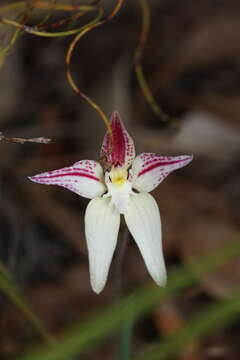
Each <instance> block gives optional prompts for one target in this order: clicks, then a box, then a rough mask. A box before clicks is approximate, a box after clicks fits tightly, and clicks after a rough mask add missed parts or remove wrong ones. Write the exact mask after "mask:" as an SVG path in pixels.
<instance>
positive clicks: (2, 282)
mask: <svg viewBox="0 0 240 360" xmlns="http://www.w3.org/2000/svg"><path fill="white" fill-rule="evenodd" d="M0 291H1V292H2V293H3V294H4V295H5V296H6V297H7V298H8V299H9V300H10V301H11V302H12V303H13V304H14V305H15V306H16V307H17V308H18V309H19V310H20V311H21V313H22V314H23V315H24V316H25V317H26V319H28V321H29V322H30V323H31V325H32V327H33V328H34V329H35V331H37V332H38V333H39V334H40V335H41V336H42V337H43V339H45V340H46V341H47V342H48V343H49V344H53V343H54V339H53V337H52V336H51V335H49V334H48V333H47V331H46V329H45V327H44V325H43V323H42V321H41V320H40V319H39V318H38V317H37V315H36V314H35V313H34V311H33V310H32V308H31V306H30V304H28V302H27V301H26V300H25V299H24V297H23V295H22V294H21V293H20V290H19V289H18V288H17V286H16V285H15V284H14V283H13V281H12V279H11V276H10V274H9V272H8V271H7V269H6V268H5V266H4V265H3V263H2V262H1V261H0Z"/></svg>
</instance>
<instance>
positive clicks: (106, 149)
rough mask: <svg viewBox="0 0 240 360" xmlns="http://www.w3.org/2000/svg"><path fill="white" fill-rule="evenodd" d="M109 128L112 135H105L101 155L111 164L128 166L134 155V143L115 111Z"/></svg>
mask: <svg viewBox="0 0 240 360" xmlns="http://www.w3.org/2000/svg"><path fill="white" fill-rule="evenodd" d="M111 129H112V137H111V138H110V135H109V133H107V134H106V135H105V138H104V141H103V146H102V150H101V155H103V156H106V158H107V160H108V162H110V163H111V164H112V165H113V166H124V165H127V166H129V165H130V164H131V162H132V161H133V159H134V157H135V149H134V144H133V141H132V138H131V137H130V136H129V134H128V133H127V131H126V129H125V127H124V125H123V123H122V120H121V118H120V115H119V114H118V112H117V111H115V112H114V113H113V115H112V117H111Z"/></svg>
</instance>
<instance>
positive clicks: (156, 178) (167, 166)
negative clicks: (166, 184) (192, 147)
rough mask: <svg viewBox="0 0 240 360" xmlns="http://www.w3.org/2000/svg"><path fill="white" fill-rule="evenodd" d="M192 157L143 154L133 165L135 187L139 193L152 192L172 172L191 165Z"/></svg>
mask: <svg viewBox="0 0 240 360" xmlns="http://www.w3.org/2000/svg"><path fill="white" fill-rule="evenodd" d="M192 159H193V156H192V155H181V156H159V155H156V154H152V153H143V154H140V155H138V156H137V157H136V159H135V160H134V161H133V164H132V172H133V178H134V184H133V187H134V188H135V189H137V190H139V191H147V192H149V191H152V190H153V189H155V187H157V186H158V185H159V184H160V182H162V181H163V180H164V179H165V177H166V176H168V175H169V174H170V173H171V172H172V171H174V170H177V169H179V168H181V167H183V166H186V165H187V164H189V163H190V162H191V161H192Z"/></svg>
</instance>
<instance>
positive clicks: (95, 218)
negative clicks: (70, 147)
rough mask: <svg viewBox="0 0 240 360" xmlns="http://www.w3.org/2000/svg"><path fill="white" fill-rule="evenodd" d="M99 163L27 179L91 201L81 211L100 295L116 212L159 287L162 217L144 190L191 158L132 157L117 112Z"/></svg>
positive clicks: (115, 230) (113, 244) (163, 271)
mask: <svg viewBox="0 0 240 360" xmlns="http://www.w3.org/2000/svg"><path fill="white" fill-rule="evenodd" d="M110 126H111V134H110V133H109V132H107V133H106V135H105V137H104V140H103V145H102V149H101V155H100V158H101V159H102V160H104V161H102V165H103V166H102V165H101V164H100V162H97V161H94V160H81V161H78V162H76V163H75V164H73V165H72V166H70V167H65V168H62V169H59V170H53V171H49V172H45V173H42V174H39V175H35V176H31V177H29V179H30V180H32V181H34V182H37V183H40V184H45V185H59V186H63V187H65V188H67V189H69V190H71V191H73V192H75V193H76V194H78V195H80V196H83V197H86V198H89V199H92V200H91V201H90V202H89V204H88V206H87V209H86V214H85V233H86V240H87V248H88V254H89V265H90V280H91V285H92V288H93V290H94V291H95V292H96V293H100V292H101V291H102V289H103V288H104V286H105V283H106V280H107V276H108V272H109V267H110V264H111V261H112V257H113V253H114V250H115V248H116V244H117V237H118V231H119V226H120V214H123V215H124V218H125V221H126V224H127V227H128V229H129V231H130V233H131V234H132V237H133V238H134V240H135V242H136V244H137V246H138V247H139V250H140V252H141V254H142V256H143V259H144V261H145V264H146V267H147V269H148V271H149V273H150V275H151V276H152V278H153V279H154V280H155V282H156V283H157V284H158V285H160V286H164V285H165V283H166V268H165V263H164V257H163V250H162V234H161V220H160V214H159V209H158V205H157V203H156V201H155V200H154V198H153V197H152V195H150V194H149V192H150V191H152V190H153V189H155V188H156V187H157V186H158V185H159V184H160V182H162V181H163V180H164V178H165V177H166V176H167V175H168V174H170V173H171V172H172V171H174V170H176V169H179V168H181V167H183V166H185V165H187V164H188V163H189V162H190V161H191V160H192V158H193V157H192V156H189V155H181V156H159V155H156V154H153V153H142V154H140V155H138V156H137V157H135V147H134V142H133V140H132V138H131V137H130V135H129V134H128V132H127V130H126V129H125V127H124V125H123V123H122V121H121V118H120V116H119V114H118V113H117V112H114V113H113V115H112V117H111V122H110Z"/></svg>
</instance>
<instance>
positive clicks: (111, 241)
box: [85, 198, 120, 294]
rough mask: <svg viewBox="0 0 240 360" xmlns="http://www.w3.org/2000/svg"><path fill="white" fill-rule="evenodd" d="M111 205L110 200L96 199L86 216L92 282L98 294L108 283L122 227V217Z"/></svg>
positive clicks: (92, 201)
mask: <svg viewBox="0 0 240 360" xmlns="http://www.w3.org/2000/svg"><path fill="white" fill-rule="evenodd" d="M109 203H110V200H109V199H104V198H95V199H93V200H91V201H90V202H89V204H88V206H87V209H86V214H85V233H86V239H87V247H88V256H89V266H90V280H91V285H92V288H93V290H94V291H95V292H96V293H97V294H98V293H100V292H101V291H102V289H103V288H104V286H105V283H106V281H107V276H108V271H109V267H110V264H111V261H112V257H113V253H114V250H115V248H116V244H117V236H118V230H119V225H120V215H119V213H117V212H116V211H114V208H113V207H112V206H110V204H109Z"/></svg>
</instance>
